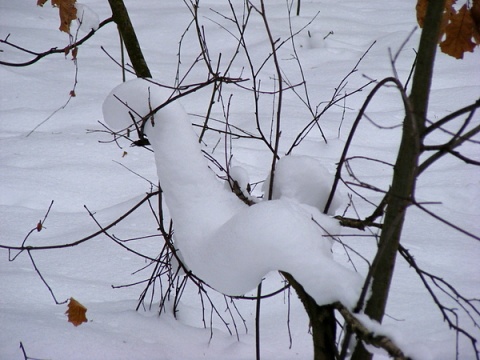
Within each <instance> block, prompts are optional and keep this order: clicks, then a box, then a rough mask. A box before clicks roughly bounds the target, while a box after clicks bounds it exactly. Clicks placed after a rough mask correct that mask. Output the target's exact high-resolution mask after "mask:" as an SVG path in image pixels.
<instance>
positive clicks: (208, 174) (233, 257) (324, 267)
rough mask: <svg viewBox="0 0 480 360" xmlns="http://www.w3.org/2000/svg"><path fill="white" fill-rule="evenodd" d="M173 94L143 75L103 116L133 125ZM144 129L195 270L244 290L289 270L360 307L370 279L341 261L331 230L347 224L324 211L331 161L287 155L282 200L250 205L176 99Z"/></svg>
mask: <svg viewBox="0 0 480 360" xmlns="http://www.w3.org/2000/svg"><path fill="white" fill-rule="evenodd" d="M170 95H171V93H169V92H168V91H167V90H165V89H164V88H161V87H159V86H155V84H153V83H152V82H150V81H147V80H144V79H134V80H130V81H127V82H126V83H122V84H120V85H118V86H117V87H115V88H114V89H113V90H112V92H111V93H110V94H109V95H108V96H107V98H106V99H105V102H104V103H103V115H104V118H105V121H106V122H107V124H109V125H110V126H111V127H113V128H114V130H117V129H115V128H120V129H121V128H125V127H127V126H128V125H129V122H131V121H132V119H131V115H132V114H136V116H134V117H135V120H136V121H139V120H140V119H142V118H145V117H146V116H147V115H148V114H149V113H150V111H151V109H155V108H157V107H158V106H161V105H162V104H163V103H164V102H165V101H167V100H168V99H169V98H170V97H171V96H170ZM145 133H146V135H147V137H148V139H149V141H150V143H151V145H152V148H153V150H154V153H155V162H156V167H157V174H158V178H159V180H160V186H161V188H162V190H163V192H164V194H165V202H166V203H167V205H168V209H169V211H170V213H171V215H172V219H173V221H174V224H175V244H178V249H179V250H180V253H181V254H182V257H183V259H184V260H185V265H186V266H187V267H188V268H189V269H190V270H191V271H193V273H194V274H195V275H197V276H198V277H199V278H200V279H202V280H204V281H205V282H206V283H207V284H209V285H210V286H212V287H213V288H214V289H216V290H218V291H220V292H221V293H224V294H226V295H231V296H239V295H244V294H245V293H247V292H249V291H251V290H254V289H255V288H256V287H257V286H258V285H259V284H260V282H261V280H262V278H263V277H264V276H265V275H267V273H269V272H271V271H274V270H280V271H286V272H288V273H290V274H291V275H292V276H293V277H294V278H296V279H298V281H300V283H301V284H302V285H303V286H304V288H305V289H306V291H307V292H308V293H309V294H310V295H311V296H313V297H314V298H315V300H316V301H317V303H318V304H319V305H325V304H329V303H332V302H334V301H342V302H343V303H344V304H345V305H346V306H348V307H352V308H353V307H354V306H355V303H356V301H357V299H358V297H359V294H360V289H361V286H362V284H363V281H362V279H361V277H360V276H358V274H356V273H355V272H353V270H347V269H346V268H344V267H343V266H341V265H339V264H336V263H335V262H334V261H333V259H332V253H331V244H332V241H331V239H330V238H329V235H331V234H338V233H339V226H338V225H337V224H336V221H334V220H332V219H330V218H329V217H328V216H326V215H323V214H322V213H321V210H320V207H322V206H325V203H326V198H327V197H328V195H329V189H330V187H331V182H332V181H329V182H330V184H328V183H327V184H324V183H323V182H324V181H328V175H329V173H328V172H327V171H326V170H325V168H323V167H321V166H320V165H318V163H317V162H316V161H315V160H314V159H311V158H308V157H306V156H303V157H299V158H297V157H286V158H284V159H285V160H283V161H279V163H278V174H279V178H278V180H277V181H278V184H279V185H278V187H275V188H274V191H275V196H276V198H278V199H279V200H277V201H270V202H264V203H262V204H258V205H255V206H252V207H247V206H246V205H245V204H244V203H243V202H242V201H241V200H240V199H238V198H236V197H235V196H234V195H233V193H232V192H231V191H230V190H229V189H227V188H225V186H222V185H221V183H220V182H219V181H218V180H217V179H216V177H215V174H214V173H213V172H212V171H211V170H210V169H209V168H208V163H207V160H206V159H204V158H203V155H202V153H201V148H200V146H199V145H198V140H197V137H196V135H195V133H194V132H193V128H192V126H191V124H190V122H189V119H188V116H187V114H186V113H185V111H184V110H183V108H182V107H181V106H180V105H179V103H178V101H177V102H175V103H171V104H169V105H167V106H165V107H163V108H162V109H160V111H158V112H157V113H156V114H155V115H154V117H153V119H148V120H147V123H146V124H145ZM292 159H293V164H292V161H291V160H292ZM317 175H318V177H316V176H317ZM306 176H311V179H310V181H308V178H307V177H306ZM301 179H306V180H307V181H300V182H299V180H301ZM318 182H319V183H320V185H321V186H320V187H316V186H315V185H316V184H318ZM276 183H277V182H276ZM276 183H275V184H276ZM291 183H294V184H295V185H294V187H293V186H289V184H291ZM312 198H313V203H310V202H311V201H312ZM290 199H294V200H295V202H296V204H294V203H293V202H292V200H290ZM300 204H304V205H311V206H317V208H316V209H313V208H311V206H303V207H302V206H298V205H300ZM312 218H313V219H315V222H313V221H312ZM339 284H341V285H339Z"/></svg>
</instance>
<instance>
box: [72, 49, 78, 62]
mask: <svg viewBox="0 0 480 360" xmlns="http://www.w3.org/2000/svg"><path fill="white" fill-rule="evenodd" d="M77 54H78V47H77V46H75V47H74V48H73V50H72V60H77Z"/></svg>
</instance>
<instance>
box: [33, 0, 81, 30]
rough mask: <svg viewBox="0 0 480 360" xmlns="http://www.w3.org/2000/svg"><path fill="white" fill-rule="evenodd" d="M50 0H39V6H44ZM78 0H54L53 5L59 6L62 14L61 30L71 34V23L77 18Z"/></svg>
mask: <svg viewBox="0 0 480 360" xmlns="http://www.w3.org/2000/svg"><path fill="white" fill-rule="evenodd" d="M47 1H48V0H37V5H38V6H43V5H44V4H45V3H46V2H47ZM75 2H76V0H52V6H54V7H58V12H59V14H60V27H59V29H60V31H64V32H66V33H67V34H70V23H71V22H72V21H73V20H75V19H76V18H77V8H76V7H75Z"/></svg>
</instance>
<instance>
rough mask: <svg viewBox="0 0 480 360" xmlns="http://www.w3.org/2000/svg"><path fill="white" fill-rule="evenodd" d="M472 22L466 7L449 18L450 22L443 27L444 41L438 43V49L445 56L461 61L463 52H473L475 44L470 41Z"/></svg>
mask: <svg viewBox="0 0 480 360" xmlns="http://www.w3.org/2000/svg"><path fill="white" fill-rule="evenodd" d="M473 26H474V23H473V20H472V17H471V16H470V11H468V9H467V5H466V4H465V5H463V6H462V8H461V9H460V10H459V11H458V12H457V13H456V14H454V15H452V16H451V17H450V22H449V23H448V25H447V26H446V27H445V35H446V37H445V40H443V41H442V42H441V43H440V48H441V49H442V51H443V52H444V53H445V54H448V55H450V56H453V57H455V58H456V59H463V54H464V53H465V52H467V51H468V52H473V49H474V48H475V46H476V44H475V43H474V42H473V41H472V36H473Z"/></svg>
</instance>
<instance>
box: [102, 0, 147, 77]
mask: <svg viewBox="0 0 480 360" xmlns="http://www.w3.org/2000/svg"><path fill="white" fill-rule="evenodd" d="M108 3H109V4H110V8H111V9H112V15H113V21H115V23H116V24H117V26H118V29H119V31H120V34H121V35H122V39H123V42H124V44H125V48H126V49H127V53H128V57H129V58H130V61H131V62H132V66H133V69H134V70H135V73H136V75H137V76H138V77H141V78H151V77H152V75H151V73H150V70H149V69H148V66H147V63H146V61H145V58H144V57H143V53H142V49H141V48H140V44H139V43H138V39H137V35H136V34H135V29H134V28H133V25H132V22H131V21H130V17H129V16H128V11H127V8H126V7H125V4H124V3H123V0H108Z"/></svg>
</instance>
